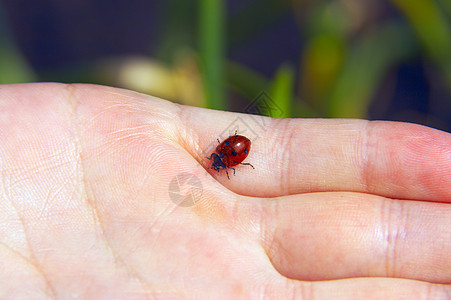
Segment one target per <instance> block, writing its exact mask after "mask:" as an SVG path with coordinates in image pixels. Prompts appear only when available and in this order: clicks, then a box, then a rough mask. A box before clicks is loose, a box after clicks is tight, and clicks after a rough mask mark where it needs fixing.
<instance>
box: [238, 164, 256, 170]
mask: <svg viewBox="0 0 451 300" xmlns="http://www.w3.org/2000/svg"><path fill="white" fill-rule="evenodd" d="M240 165H246V166H251V167H252V169H255V168H254V166H253V165H251V164H250V163H240Z"/></svg>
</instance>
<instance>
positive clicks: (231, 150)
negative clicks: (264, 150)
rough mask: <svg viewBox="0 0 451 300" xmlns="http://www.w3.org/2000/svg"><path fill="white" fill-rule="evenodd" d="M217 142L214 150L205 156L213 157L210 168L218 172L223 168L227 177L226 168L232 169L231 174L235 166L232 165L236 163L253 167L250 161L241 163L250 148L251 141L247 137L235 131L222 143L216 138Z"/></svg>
mask: <svg viewBox="0 0 451 300" xmlns="http://www.w3.org/2000/svg"><path fill="white" fill-rule="evenodd" d="M218 143H219V145H218V146H217V147H216V152H213V153H212V154H211V155H210V157H207V158H208V159H213V163H212V164H211V168H212V169H214V170H216V171H218V172H219V170H221V169H225V171H226V174H227V178H228V179H230V177H229V172H227V169H232V170H233V175H235V168H232V167H234V166H236V165H248V166H251V167H252V168H253V169H255V168H254V166H253V165H251V164H250V163H242V161H243V160H245V159H246V157H247V155H248V154H249V151H250V150H251V141H250V140H249V139H248V138H247V137H245V136H242V135H237V134H236V131H235V135H231V136H229V137H228V138H227V139H226V140H224V141H223V142H222V143H221V142H220V141H219V139H218Z"/></svg>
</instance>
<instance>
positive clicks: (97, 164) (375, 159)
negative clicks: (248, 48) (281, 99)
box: [0, 83, 451, 299]
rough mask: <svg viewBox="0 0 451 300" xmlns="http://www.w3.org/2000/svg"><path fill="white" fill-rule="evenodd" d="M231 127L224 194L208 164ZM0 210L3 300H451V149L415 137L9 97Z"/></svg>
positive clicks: (436, 139) (115, 99)
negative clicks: (240, 148)
mask: <svg viewBox="0 0 451 300" xmlns="http://www.w3.org/2000/svg"><path fill="white" fill-rule="evenodd" d="M238 117H239V118H240V119H241V120H244V122H245V124H250V125H249V126H251V127H252V128H251V129H252V130H253V131H255V132H256V133H257V135H258V138H254V139H252V138H251V137H250V136H248V133H249V132H250V130H249V129H246V128H243V127H241V128H240V129H239V132H238V134H242V135H244V136H248V137H249V138H251V141H252V149H251V151H250V153H249V156H248V157H247V158H246V161H248V162H251V163H252V164H253V165H254V167H255V170H254V169H252V168H248V166H237V167H236V169H237V170H236V175H235V176H233V174H231V178H230V180H228V179H227V177H226V175H225V172H220V173H219V174H218V173H217V172H216V171H214V170H211V169H210V166H211V161H209V160H208V159H206V158H205V156H206V155H208V153H211V151H210V152H209V150H210V148H209V147H210V145H214V147H215V146H216V144H217V141H216V138H218V137H219V134H220V133H221V132H224V130H225V129H226V128H228V126H229V125H230V124H232V123H233V122H234V121H236V120H237V118H238ZM262 124H264V126H262ZM246 130H248V131H247V132H246ZM230 134H233V132H232V133H230ZM212 143H213V144H212ZM215 143H216V144H215ZM184 172H188V173H189V174H192V175H194V176H195V177H197V178H198V180H199V182H200V183H201V185H202V191H201V193H200V194H197V198H196V202H195V205H193V206H189V207H182V206H176V205H175V204H174V202H172V200H171V198H170V193H169V191H168V189H169V183H170V182H171V180H173V179H174V177H175V176H176V175H178V174H182V173H184ZM0 200H1V201H0V299H67V298H80V299H212V298H213V299H451V286H450V284H451V272H450V271H449V270H451V256H450V255H449V253H451V204H450V202H451V135H450V134H448V133H445V132H442V131H438V130H434V129H431V128H427V127H423V126H419V125H414V124H407V123H395V122H368V121H363V120H320V119H316V120H315V119H287V120H282V119H277V120H275V119H270V118H264V117H256V116H248V115H243V114H241V115H239V114H235V113H228V112H221V111H213V110H206V109H200V108H194V107H186V106H181V105H177V104H174V103H170V102H168V101H164V100H161V99H157V98H153V97H149V96H145V95H141V94H137V93H134V92H130V91H126V90H120V89H114V88H109V87H103V86H93V85H62V84H53V83H45V84H18V85H2V86H0Z"/></svg>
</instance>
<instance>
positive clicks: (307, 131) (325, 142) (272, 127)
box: [181, 107, 451, 201]
mask: <svg viewBox="0 0 451 300" xmlns="http://www.w3.org/2000/svg"><path fill="white" fill-rule="evenodd" d="M181 118H182V121H183V122H184V123H186V124H188V126H189V127H192V128H194V129H195V131H196V132H197V133H198V135H199V136H200V138H199V140H200V144H201V148H202V149H206V150H205V151H206V152H208V151H212V150H214V147H213V148H212V147H211V145H213V146H214V145H215V144H214V143H212V142H214V141H216V138H217V137H218V136H219V135H220V134H222V135H223V136H224V135H227V133H231V132H234V130H235V128H236V126H238V127H239V132H238V133H239V134H243V135H249V136H248V137H249V138H250V139H251V141H252V146H251V151H250V154H249V156H248V157H247V158H246V162H250V163H252V164H253V165H254V167H255V170H253V169H251V168H248V167H246V166H238V167H237V170H236V176H232V177H231V180H227V178H226V176H225V175H224V174H217V173H214V172H213V171H212V172H211V173H212V174H214V175H215V176H216V177H217V178H218V180H221V181H222V182H223V183H224V184H225V185H227V186H229V187H231V188H233V190H234V191H236V192H238V193H242V194H246V195H252V196H265V197H272V196H280V195H288V194H297V193H305V192H318V191H356V192H366V193H374V194H378V195H382V196H387V197H392V198H402V199H418V200H434V201H451V135H450V134H448V133H446V132H442V131H439V130H434V129H431V128H428V127H425V126H419V125H414V124H408V123H397V122H369V121H363V120H311V119H308V120H307V119H285V120H280V119H271V118H265V117H258V116H251V115H242V114H233V113H224V112H218V111H210V110H201V109H197V108H189V107H184V108H183V111H182V114H181ZM262 124H263V125H262ZM193 155H196V154H195V153H193ZM198 159H199V160H200V161H202V163H203V164H204V166H205V167H206V168H208V167H209V166H210V165H211V162H210V161H208V160H206V159H204V158H202V156H201V155H199V156H198ZM222 175H224V176H222Z"/></svg>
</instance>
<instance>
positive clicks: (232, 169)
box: [226, 167, 235, 175]
mask: <svg viewBox="0 0 451 300" xmlns="http://www.w3.org/2000/svg"><path fill="white" fill-rule="evenodd" d="M227 168H229V169H232V170H233V175H235V168H231V167H227ZM226 171H227V169H226Z"/></svg>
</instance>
